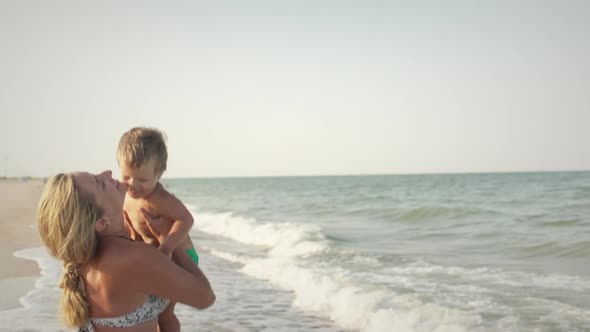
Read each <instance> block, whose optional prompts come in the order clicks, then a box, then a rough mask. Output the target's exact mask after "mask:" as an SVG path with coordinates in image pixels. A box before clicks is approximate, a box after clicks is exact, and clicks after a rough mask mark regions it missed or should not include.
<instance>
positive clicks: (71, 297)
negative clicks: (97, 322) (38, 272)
mask: <svg viewBox="0 0 590 332" xmlns="http://www.w3.org/2000/svg"><path fill="white" fill-rule="evenodd" d="M59 287H60V288H63V290H64V291H63V294H62V297H61V317H62V319H63V321H64V322H65V323H66V324H67V325H68V326H72V327H78V326H83V325H85V324H86V322H87V320H88V311H89V308H88V301H87V300H86V290H85V288H84V279H83V278H82V277H81V276H80V273H79V271H78V266H77V265H75V264H73V263H66V264H65V266H64V273H63V275H62V277H61V281H60V282H59Z"/></svg>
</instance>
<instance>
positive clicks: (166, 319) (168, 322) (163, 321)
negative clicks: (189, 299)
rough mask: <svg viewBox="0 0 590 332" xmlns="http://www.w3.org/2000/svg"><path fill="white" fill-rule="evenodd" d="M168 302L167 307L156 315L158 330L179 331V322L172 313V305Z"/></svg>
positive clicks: (166, 331) (161, 331) (162, 331)
mask: <svg viewBox="0 0 590 332" xmlns="http://www.w3.org/2000/svg"><path fill="white" fill-rule="evenodd" d="M175 304H176V303H173V302H170V304H169V305H168V308H166V310H164V312H162V313H161V314H160V317H158V332H180V322H179V321H178V318H176V315H175V314H174V305H175Z"/></svg>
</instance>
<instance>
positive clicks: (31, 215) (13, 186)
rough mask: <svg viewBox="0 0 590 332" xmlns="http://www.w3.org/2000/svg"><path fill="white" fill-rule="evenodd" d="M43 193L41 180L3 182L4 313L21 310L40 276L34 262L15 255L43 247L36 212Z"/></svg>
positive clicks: (0, 302)
mask: <svg viewBox="0 0 590 332" xmlns="http://www.w3.org/2000/svg"><path fill="white" fill-rule="evenodd" d="M42 190H43V181H41V180H0V197H1V198H2V199H1V200H0V265H1V266H2V269H0V293H1V294H2V297H0V310H7V309H12V308H17V307H19V306H20V303H19V301H18V299H19V298H20V297H22V296H23V295H25V294H26V293H27V292H28V291H29V290H30V289H32V288H33V287H34V282H35V279H36V278H37V277H39V276H40V274H39V268H38V266H37V264H36V263H35V262H34V261H31V260H26V259H21V258H17V257H15V256H14V255H13V253H14V252H15V251H17V250H20V249H25V248H31V247H38V246H41V239H40V238H39V235H38V233H37V229H36V216H35V213H36V206H37V202H38V201H39V198H40V196H41V192H42Z"/></svg>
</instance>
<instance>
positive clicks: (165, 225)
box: [140, 209, 172, 256]
mask: <svg viewBox="0 0 590 332" xmlns="http://www.w3.org/2000/svg"><path fill="white" fill-rule="evenodd" d="M140 212H141V214H142V215H143V219H144V220H145V222H146V225H147V226H148V228H149V230H150V232H151V233H152V234H153V235H154V236H155V237H156V239H158V242H159V243H162V241H163V240H164V239H165V238H166V236H167V235H168V233H169V232H170V229H171V228H172V223H171V222H169V221H168V220H166V219H163V218H161V217H160V216H156V217H152V216H151V215H150V214H149V213H148V212H147V211H146V210H144V209H140ZM162 252H163V253H164V254H166V255H167V256H170V255H172V252H164V251H162Z"/></svg>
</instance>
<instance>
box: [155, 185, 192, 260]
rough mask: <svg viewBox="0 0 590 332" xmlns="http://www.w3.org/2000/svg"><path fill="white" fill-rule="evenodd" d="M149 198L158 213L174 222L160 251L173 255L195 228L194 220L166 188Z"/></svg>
mask: <svg viewBox="0 0 590 332" xmlns="http://www.w3.org/2000/svg"><path fill="white" fill-rule="evenodd" d="M154 194H156V195H152V196H150V198H149V205H150V206H151V208H152V209H154V210H155V211H156V213H157V214H158V215H160V216H162V217H164V218H167V219H169V220H171V221H172V228H170V232H169V233H168V235H167V236H166V237H165V238H164V239H163V240H162V241H161V242H160V251H162V252H163V253H165V254H166V255H171V254H172V252H173V251H174V249H176V247H178V246H179V245H180V243H181V242H182V241H184V240H185V239H186V237H187V236H188V232H189V231H190V230H191V228H192V227H193V223H194V219H193V216H192V215H191V213H190V212H189V211H188V210H187V208H186V207H185V206H184V204H182V202H181V201H180V200H179V199H178V198H176V197H174V195H172V194H170V193H169V192H167V191H166V190H165V189H164V188H159V190H158V192H157V193H156V192H155V193H154Z"/></svg>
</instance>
